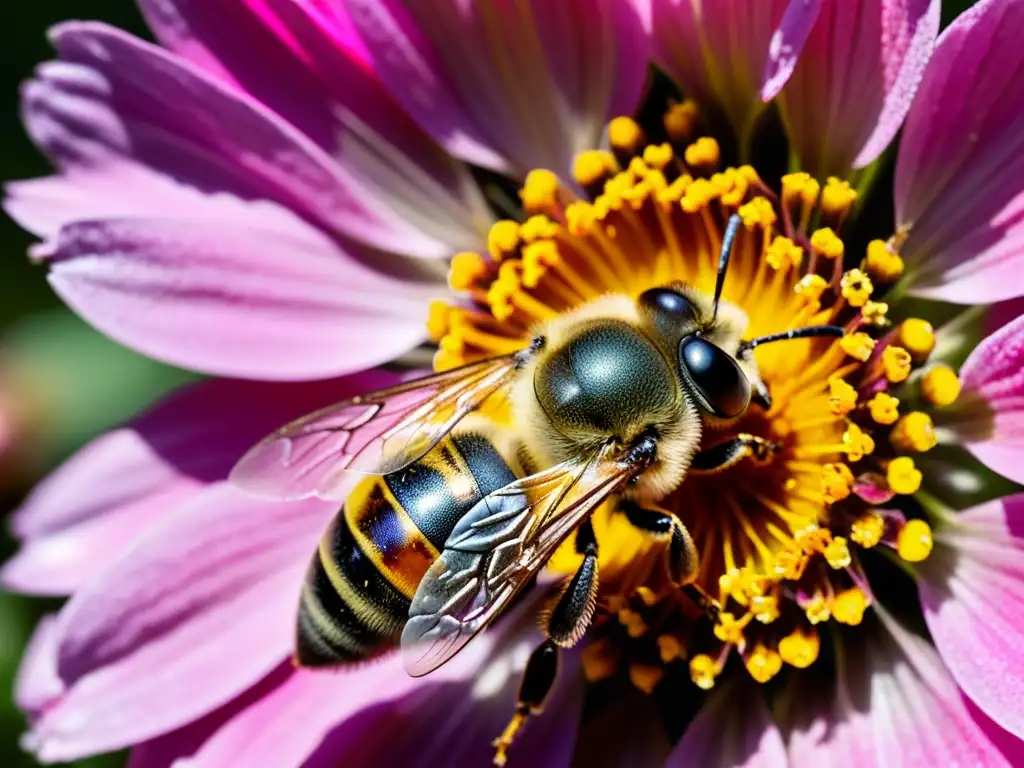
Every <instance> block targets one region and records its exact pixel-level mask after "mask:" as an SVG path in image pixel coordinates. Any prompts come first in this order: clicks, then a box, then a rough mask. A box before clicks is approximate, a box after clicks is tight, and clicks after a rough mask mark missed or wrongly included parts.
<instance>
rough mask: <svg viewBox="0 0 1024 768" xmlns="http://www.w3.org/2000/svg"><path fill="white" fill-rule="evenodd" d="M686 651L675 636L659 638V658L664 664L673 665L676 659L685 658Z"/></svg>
mask: <svg viewBox="0 0 1024 768" xmlns="http://www.w3.org/2000/svg"><path fill="white" fill-rule="evenodd" d="M684 650H685V649H684V648H683V644H682V643H680V642H679V638H678V637H676V636H675V635H659V636H658V656H659V657H660V658H661V661H662V663H664V664H671V663H672V662H673V661H675V660H676V659H681V658H683V652H684Z"/></svg>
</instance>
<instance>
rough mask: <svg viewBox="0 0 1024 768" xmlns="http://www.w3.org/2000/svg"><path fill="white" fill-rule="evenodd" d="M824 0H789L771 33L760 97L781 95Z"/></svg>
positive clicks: (765, 99) (769, 99)
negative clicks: (777, 25)
mask: <svg viewBox="0 0 1024 768" xmlns="http://www.w3.org/2000/svg"><path fill="white" fill-rule="evenodd" d="M823 1H824V0H790V2H789V5H788V6H786V12H785V13H784V14H783V15H782V20H781V21H780V22H779V28H778V29H777V30H775V33H774V34H773V35H772V41H771V47H770V48H769V49H768V63H767V64H766V65H765V71H764V85H762V86H761V99H762V100H764V101H771V100H772V99H774V98H775V97H776V96H778V95H779V91H781V90H782V86H784V85H785V84H786V82H787V81H788V80H789V78H790V77H791V76H792V74H793V70H794V69H796V63H797V61H798V60H799V59H800V54H801V53H802V52H803V49H804V45H805V44H806V43H807V38H808V37H809V36H810V34H811V30H812V29H814V24H815V22H817V20H818V14H819V13H820V12H821V4H822V2H823Z"/></svg>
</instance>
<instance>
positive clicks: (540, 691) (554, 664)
mask: <svg viewBox="0 0 1024 768" xmlns="http://www.w3.org/2000/svg"><path fill="white" fill-rule="evenodd" d="M576 551H577V552H579V553H580V554H581V555H583V562H582V563H581V564H580V567H579V568H578V569H577V570H576V573H575V575H574V576H573V577H572V578H571V579H570V580H569V581H568V582H567V583H566V586H565V588H564V589H563V590H562V592H561V594H560V595H559V596H558V597H557V598H556V599H555V601H554V602H553V604H552V606H551V608H550V609H549V611H548V612H547V615H546V616H545V617H544V618H543V624H544V629H545V631H546V633H547V636H548V639H547V640H545V641H544V642H543V643H541V644H540V645H539V646H538V647H537V648H536V650H534V652H533V653H532V654H530V659H529V661H527V662H526V669H525V670H524V671H523V682H522V683H521V684H520V686H519V699H518V701H517V703H516V711H515V714H514V715H513V716H512V719H511V720H510V721H509V723H508V725H507V726H505V730H504V731H503V732H502V734H501V736H499V737H498V738H497V739H495V740H494V743H493V746H494V748H495V753H494V764H495V765H504V764H505V761H506V760H507V759H508V748H509V747H510V746H511V745H512V742H513V741H514V740H515V738H516V735H517V734H518V733H519V731H520V730H522V728H523V726H524V725H526V721H527V719H529V717H530V715H536V714H539V713H540V711H541V709H543V707H544V699H545V698H547V695H548V693H549V692H550V691H551V686H552V685H554V682H555V677H556V676H557V674H558V649H559V646H561V647H563V648H571V647H572V646H573V645H575V644H576V643H577V642H578V641H579V639H580V638H581V637H582V636H583V633H584V632H586V630H587V627H588V626H590V621H591V619H592V618H593V617H594V609H595V607H596V606H597V539H595V538H594V528H593V526H592V525H591V523H590V520H589V518H588V519H587V520H586V521H585V522H584V523H583V524H582V525H581V526H580V527H579V528H578V529H577V530H576Z"/></svg>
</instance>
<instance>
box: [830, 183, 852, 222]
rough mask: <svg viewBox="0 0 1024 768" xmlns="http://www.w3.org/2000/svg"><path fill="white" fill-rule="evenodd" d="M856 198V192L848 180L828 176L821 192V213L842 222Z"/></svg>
mask: <svg viewBox="0 0 1024 768" xmlns="http://www.w3.org/2000/svg"><path fill="white" fill-rule="evenodd" d="M856 200H857V192H856V191H855V190H854V189H853V188H852V187H851V186H850V183H849V182H848V181H842V180H840V179H837V178H836V177H835V176H830V177H829V179H828V181H826V182H825V189H823V190H822V192H821V213H822V215H823V216H824V217H825V218H827V219H828V220H830V221H832V220H835V221H838V222H842V221H843V220H844V219H846V217H847V215H848V214H849V213H850V209H851V208H852V207H853V204H854V202H856Z"/></svg>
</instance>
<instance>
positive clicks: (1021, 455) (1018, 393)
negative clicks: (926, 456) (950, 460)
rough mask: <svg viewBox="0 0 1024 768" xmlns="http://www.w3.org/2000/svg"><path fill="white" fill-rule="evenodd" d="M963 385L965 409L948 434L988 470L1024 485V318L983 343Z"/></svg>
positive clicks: (971, 357)
mask: <svg viewBox="0 0 1024 768" xmlns="http://www.w3.org/2000/svg"><path fill="white" fill-rule="evenodd" d="M960 380H961V383H962V384H963V387H964V394H963V395H962V396H961V401H962V402H963V403H964V406H963V408H962V413H961V414H959V415H958V416H957V418H956V419H955V420H954V421H952V423H951V424H950V425H949V429H950V430H952V432H953V433H954V434H955V435H956V436H957V437H958V438H959V440H960V441H961V442H962V444H963V445H964V447H965V448H967V449H968V450H969V451H971V453H973V454H974V455H975V456H977V457H978V460H979V461H981V462H983V463H984V464H985V465H986V466H988V467H990V468H991V469H994V470H995V471H996V472H998V473H999V474H1001V475H1003V476H1004V477H1008V478H1010V479H1011V480H1014V481H1015V482H1018V483H1019V482H1024V317H1018V318H1017V319H1016V320H1014V321H1013V322H1010V323H1008V324H1006V325H1004V326H1003V327H1002V328H1000V329H999V330H998V331H996V332H995V333H993V334H992V335H991V336H988V337H987V338H986V339H984V340H983V341H982V342H981V344H979V345H978V347H977V348H976V349H975V350H974V351H973V352H971V354H970V355H969V356H968V358H967V360H966V361H964V364H963V367H962V368H961V369H960Z"/></svg>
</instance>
